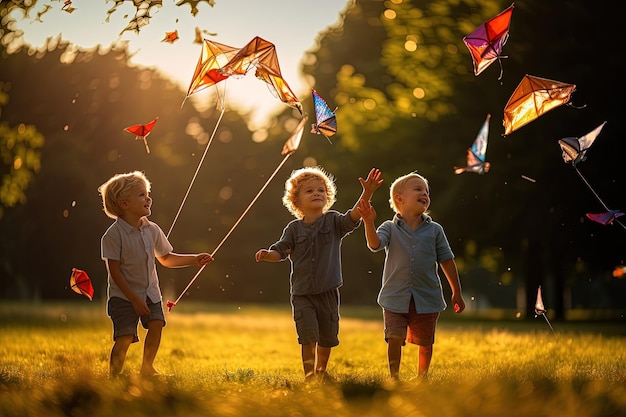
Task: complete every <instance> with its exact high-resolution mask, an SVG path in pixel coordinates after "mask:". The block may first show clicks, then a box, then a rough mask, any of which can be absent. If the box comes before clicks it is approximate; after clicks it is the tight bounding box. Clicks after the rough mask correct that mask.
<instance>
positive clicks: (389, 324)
mask: <svg viewBox="0 0 626 417" xmlns="http://www.w3.org/2000/svg"><path fill="white" fill-rule="evenodd" d="M383 318H384V321H385V340H386V341H387V340H389V339H403V340H405V341H406V343H411V344H414V345H419V346H430V345H432V344H434V343H435V328H436V327H437V320H438V319H439V313H426V314H418V313H417V312H416V311H415V303H414V302H413V299H411V305H410V307H409V312H408V313H394V312H392V311H389V310H385V309H383ZM403 344H404V343H403Z"/></svg>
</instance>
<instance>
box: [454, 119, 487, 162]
mask: <svg viewBox="0 0 626 417" xmlns="http://www.w3.org/2000/svg"><path fill="white" fill-rule="evenodd" d="M489 119H491V115H490V114H488V115H487V118H486V119H485V122H484V123H483V126H482V127H481V128H480V131H478V135H477V136H476V139H475V140H474V143H473V144H472V147H471V148H469V149H468V150H467V166H465V167H454V173H455V174H462V173H464V172H475V173H477V174H484V173H485V172H489V168H490V166H491V164H490V163H489V162H486V161H485V158H486V154H487V139H488V136H489Z"/></svg>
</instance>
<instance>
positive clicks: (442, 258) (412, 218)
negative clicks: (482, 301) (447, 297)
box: [357, 172, 465, 380]
mask: <svg viewBox="0 0 626 417" xmlns="http://www.w3.org/2000/svg"><path fill="white" fill-rule="evenodd" d="M389 203H390V205H391V208H392V209H393V210H394V212H395V213H396V214H395V216H394V218H393V219H392V220H386V221H384V222H383V223H382V224H381V225H380V226H379V227H378V229H376V228H375V226H374V220H375V219H376V211H375V210H374V208H373V207H372V205H371V204H370V203H369V202H368V201H360V202H359V204H358V206H357V210H358V211H359V213H360V215H361V217H362V218H363V225H364V228H365V239H366V241H367V246H368V247H369V249H370V250H371V251H373V252H377V251H380V250H383V249H384V250H385V252H386V257H385V266H384V269H383V277H382V285H381V289H380V292H379V294H378V304H379V305H380V306H381V307H382V309H383V317H384V323H385V340H386V341H387V357H388V361H389V372H390V374H391V378H392V379H394V380H398V379H399V376H400V360H401V358H402V346H404V345H405V343H406V342H408V343H413V344H416V345H418V346H419V354H418V356H419V357H418V376H419V377H423V378H424V379H426V378H427V377H428V369H429V367H430V361H431V358H432V354H433V344H434V343H435V328H436V325H437V320H438V318H439V313H440V312H441V311H443V310H445V309H446V302H445V301H444V298H443V288H442V286H441V279H440V278H439V274H438V272H437V271H438V267H439V266H441V269H442V270H443V272H444V274H445V275H446V278H447V280H448V283H449V284H450V288H451V289H452V303H453V305H454V309H455V311H456V312H457V313H460V312H462V311H463V310H464V309H465V301H464V300H463V295H462V292H461V283H460V281H459V274H458V271H457V268H456V263H455V262H454V254H453V253H452V249H451V248H450V244H449V243H448V240H447V238H446V235H445V233H444V230H443V227H441V225H440V224H439V223H436V222H434V221H433V220H432V218H431V217H430V216H429V215H428V214H427V213H428V207H429V206H430V190H429V187H428V181H427V180H426V178H424V177H423V176H421V175H419V174H417V173H414V172H413V173H410V174H407V175H404V176H401V177H399V178H398V179H396V180H395V181H394V182H393V184H391V187H390V198H389Z"/></svg>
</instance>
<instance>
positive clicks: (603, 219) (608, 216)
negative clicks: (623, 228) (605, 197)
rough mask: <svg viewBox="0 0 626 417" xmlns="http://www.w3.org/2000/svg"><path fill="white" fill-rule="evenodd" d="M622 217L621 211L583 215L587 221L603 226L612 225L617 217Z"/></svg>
mask: <svg viewBox="0 0 626 417" xmlns="http://www.w3.org/2000/svg"><path fill="white" fill-rule="evenodd" d="M623 215H624V213H622V211H621V210H609V211H606V212H604V213H598V214H593V213H587V214H585V216H587V218H588V219H589V220H592V221H594V222H596V223H600V224H604V225H607V224H613V222H614V221H615V219H617V218H618V217H622V216H623Z"/></svg>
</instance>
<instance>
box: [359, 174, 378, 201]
mask: <svg viewBox="0 0 626 417" xmlns="http://www.w3.org/2000/svg"><path fill="white" fill-rule="evenodd" d="M381 175H382V173H381V172H380V170H379V169H378V168H372V170H371V171H370V172H369V174H368V175H367V179H365V180H364V179H363V178H360V177H359V182H360V183H361V186H362V187H363V192H364V196H365V197H366V198H367V199H368V200H369V198H370V197H371V196H372V195H373V194H374V191H376V189H378V187H380V185H381V184H382V183H383V179H382V178H381Z"/></svg>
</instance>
